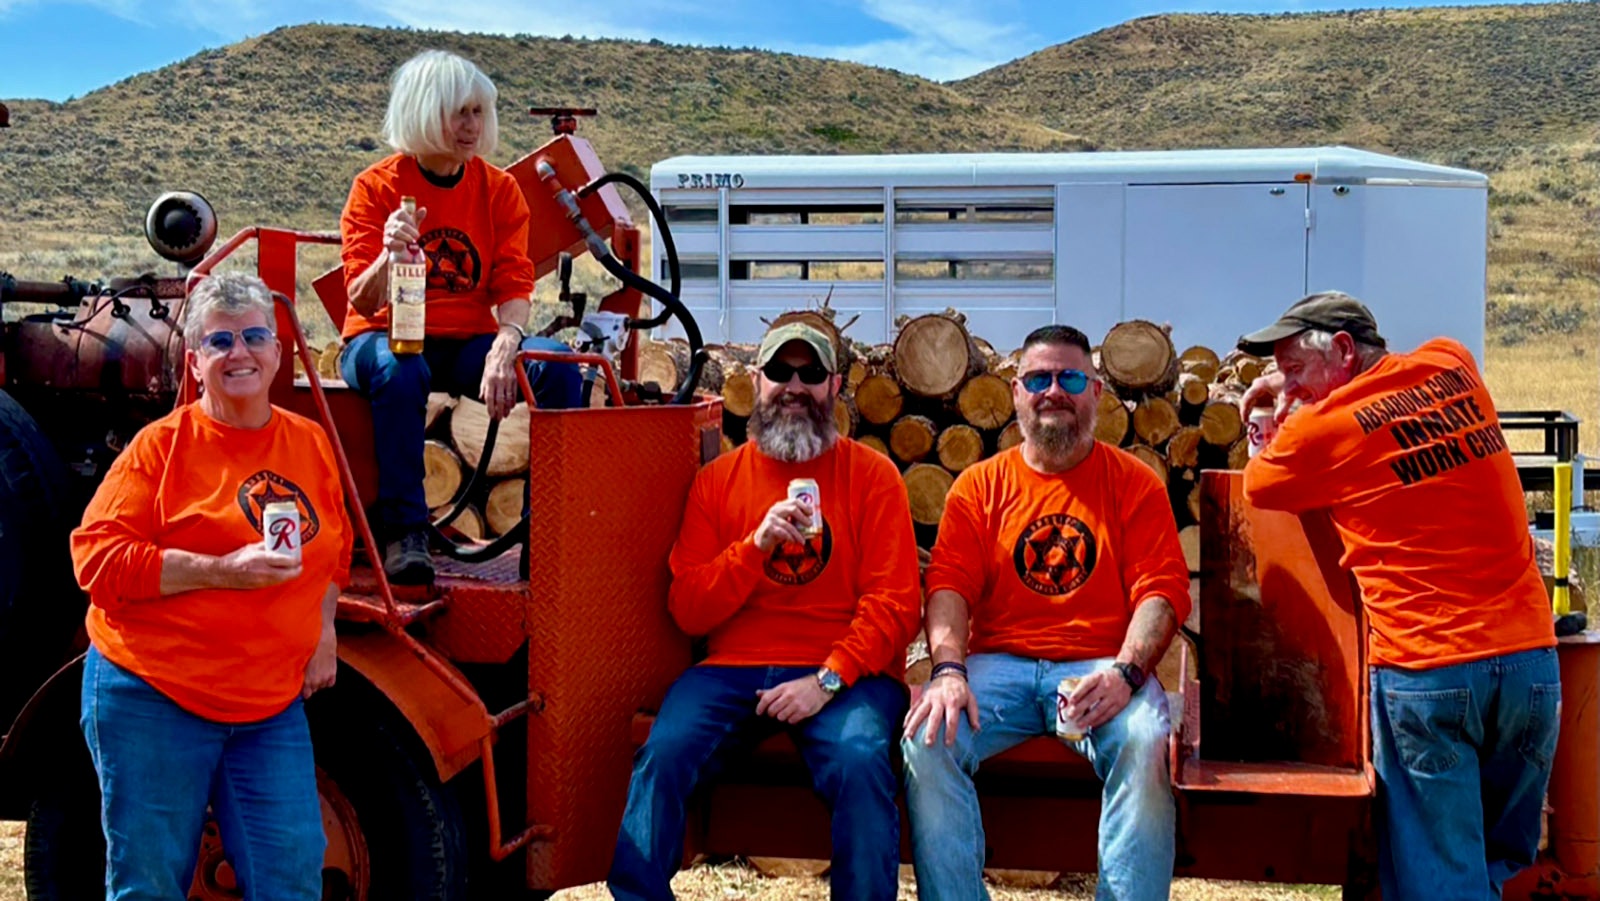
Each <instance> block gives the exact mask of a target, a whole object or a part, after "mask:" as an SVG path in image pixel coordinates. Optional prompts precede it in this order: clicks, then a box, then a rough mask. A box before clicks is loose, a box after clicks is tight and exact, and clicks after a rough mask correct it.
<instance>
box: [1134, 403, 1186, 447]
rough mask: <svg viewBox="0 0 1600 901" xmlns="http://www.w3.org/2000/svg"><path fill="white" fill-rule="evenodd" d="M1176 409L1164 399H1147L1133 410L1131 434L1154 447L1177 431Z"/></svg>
mask: <svg viewBox="0 0 1600 901" xmlns="http://www.w3.org/2000/svg"><path fill="white" fill-rule="evenodd" d="M1178 426H1179V422H1178V409H1177V408H1176V407H1174V406H1173V405H1172V402H1171V401H1169V400H1167V399H1166V398H1164V397H1147V398H1145V399H1144V400H1142V401H1140V402H1139V405H1138V406H1136V407H1134V408H1133V434H1134V435H1135V436H1137V437H1138V439H1139V440H1140V441H1141V442H1143V443H1145V444H1147V445H1149V446H1151V447H1156V446H1159V445H1160V444H1162V443H1164V442H1165V441H1166V440H1167V439H1168V438H1171V437H1172V436H1173V434H1174V433H1176V432H1177V431H1178Z"/></svg>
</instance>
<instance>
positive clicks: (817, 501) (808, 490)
mask: <svg viewBox="0 0 1600 901" xmlns="http://www.w3.org/2000/svg"><path fill="white" fill-rule="evenodd" d="M789 500H791V501H799V502H800V503H802V504H804V505H805V506H806V508H807V509H809V510H810V511H811V527H810V528H809V529H801V530H800V534H801V535H804V536H805V537H807V538H816V537H818V536H819V535H821V534H822V503H821V498H820V497H819V495H818V494H817V480H816V479H791V480H790V481H789Z"/></svg>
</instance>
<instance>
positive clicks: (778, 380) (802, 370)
mask: <svg viewBox="0 0 1600 901" xmlns="http://www.w3.org/2000/svg"><path fill="white" fill-rule="evenodd" d="M761 374H762V375H764V376H766V377H767V381H769V382H772V383H773V384H775V385H787V384H789V379H790V377H791V376H794V375H799V376H800V383H801V384H804V385H820V384H822V383H823V382H825V381H827V380H828V376H830V375H832V373H830V372H829V371H828V368H827V367H826V366H823V365H822V364H821V363H807V364H806V365H804V366H791V365H789V364H788V363H785V362H783V361H782V360H768V361H767V365H765V366H763V367H761Z"/></svg>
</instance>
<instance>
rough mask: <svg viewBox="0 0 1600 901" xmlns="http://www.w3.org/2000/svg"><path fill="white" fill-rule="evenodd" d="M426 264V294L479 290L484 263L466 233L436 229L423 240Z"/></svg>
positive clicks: (449, 229) (460, 292)
mask: <svg viewBox="0 0 1600 901" xmlns="http://www.w3.org/2000/svg"><path fill="white" fill-rule="evenodd" d="M421 243H422V254H423V256H425V257H427V260H428V290H430V291H448V292H450V293H451V294H462V293H465V292H467V291H471V290H472V289H474V288H476V287H478V278H479V276H480V275H481V274H482V273H483V263H482V261H481V260H480V259H479V258H478V248H477V247H476V246H474V245H473V243H472V239H471V238H469V237H467V234H466V232H462V231H458V230H456V229H453V228H439V229H434V230H433V231H431V232H428V233H427V234H425V235H423V236H422V242H421Z"/></svg>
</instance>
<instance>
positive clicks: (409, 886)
mask: <svg viewBox="0 0 1600 901" xmlns="http://www.w3.org/2000/svg"><path fill="white" fill-rule="evenodd" d="M316 700H318V699H316V698H314V699H313V702H314V701H316ZM319 720H320V721H321V722H320V724H321V725H323V726H327V727H329V728H326V729H319V728H318V726H319ZM398 728H400V727H398V726H397V725H391V724H389V723H387V722H383V721H380V720H378V719H376V718H369V717H364V716H359V715H358V716H354V717H348V718H346V717H341V718H339V719H338V720H337V721H330V719H328V718H319V717H315V716H314V717H313V719H312V736H313V741H314V742H315V744H316V748H317V758H318V760H317V762H318V765H319V766H321V767H322V768H323V771H324V772H325V773H326V774H327V777H328V780H329V781H330V782H332V783H333V786H334V789H335V790H336V791H337V792H339V793H340V794H342V795H343V796H344V797H345V798H347V799H348V800H349V802H350V805H351V806H352V807H354V809H355V813H356V817H357V819H358V821H359V825H360V834H361V838H362V839H363V840H364V841H365V844H366V851H367V855H368V858H369V859H370V873H371V880H372V884H371V887H370V888H369V889H368V890H367V892H366V897H367V898H368V899H369V901H379V899H391V898H392V899H395V901H465V899H466V897H467V870H468V854H467V840H466V835H467V832H466V826H465V825H464V823H463V822H462V817H461V808H460V805H459V804H458V803H457V801H456V796H455V790H454V789H453V788H452V787H450V786H446V785H441V784H440V783H439V780H438V779H437V778H436V777H435V776H434V774H433V772H432V766H431V765H430V764H429V763H428V762H427V760H426V758H425V757H424V756H422V752H421V749H420V748H414V747H409V746H408V743H407V742H405V741H402V740H401V738H400V737H399V735H398V734H397V731H396V730H397V729H398ZM326 901H333V899H326Z"/></svg>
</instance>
